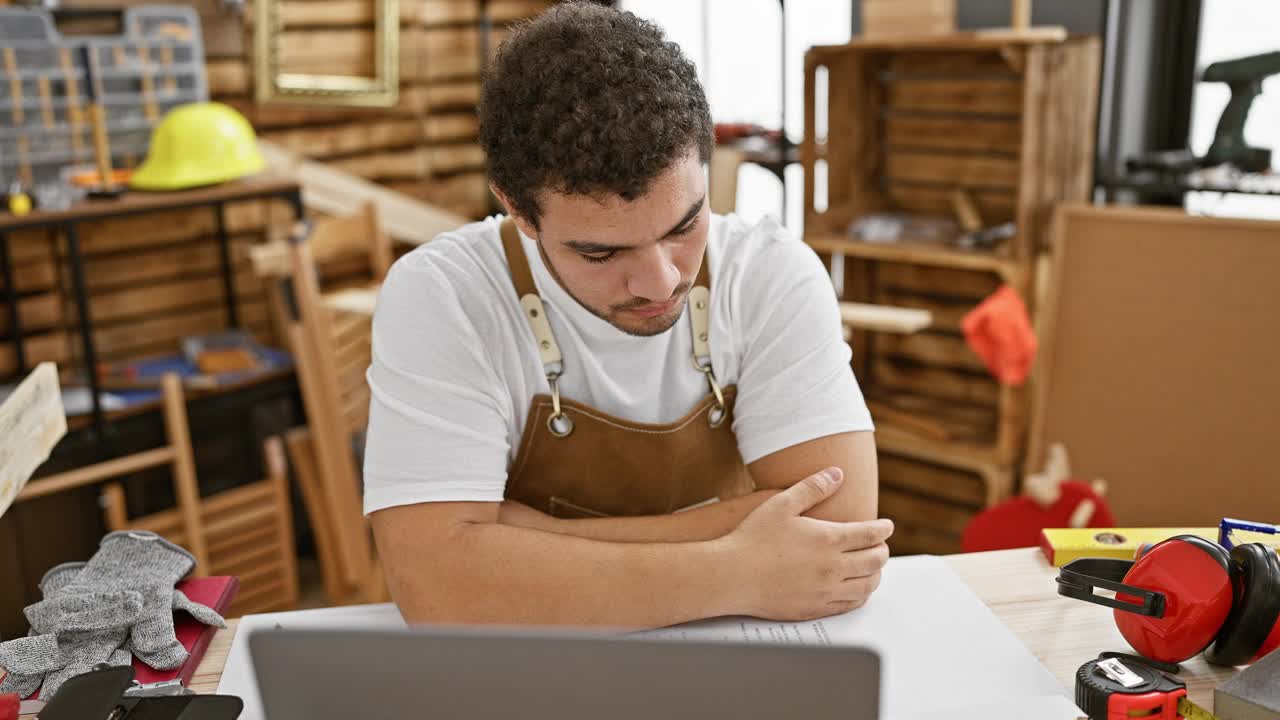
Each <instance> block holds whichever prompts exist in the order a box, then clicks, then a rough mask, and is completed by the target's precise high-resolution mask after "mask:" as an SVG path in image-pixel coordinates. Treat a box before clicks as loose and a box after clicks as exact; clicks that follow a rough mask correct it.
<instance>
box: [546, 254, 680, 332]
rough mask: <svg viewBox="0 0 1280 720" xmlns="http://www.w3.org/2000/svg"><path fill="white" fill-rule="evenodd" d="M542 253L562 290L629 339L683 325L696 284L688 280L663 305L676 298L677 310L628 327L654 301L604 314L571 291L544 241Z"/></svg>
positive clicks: (615, 307)
mask: <svg viewBox="0 0 1280 720" xmlns="http://www.w3.org/2000/svg"><path fill="white" fill-rule="evenodd" d="M538 253H539V254H540V255H542V264H543V265H546V266H547V270H548V271H549V272H550V273H551V277H553V278H555V281H556V283H558V284H559V285H560V287H562V288H564V291H565V292H566V293H568V294H569V297H571V298H573V299H574V301H576V302H577V303H578V304H579V305H581V306H582V307H584V308H586V309H587V312H589V313H591V314H592V315H595V316H596V317H598V318H600V319H601V320H603V321H605V322H607V323H609V324H610V325H612V326H614V327H615V328H617V329H619V330H621V331H622V332H624V333H626V334H628V335H635V336H636V337H653V336H654V335H661V334H662V333H664V332H666V331H668V330H670V329H671V328H672V327H674V326H675V324H676V323H677V322H679V320H680V315H681V314H682V313H684V306H685V302H686V301H687V300H688V295H689V289H690V288H691V287H692V286H693V283H692V282H690V281H688V280H686V281H684V282H682V283H680V284H679V285H678V286H677V287H676V289H675V292H673V293H671V297H670V298H667V299H666V300H664V301H663V302H669V301H670V300H672V299H674V298H679V301H678V302H676V303H675V306H674V307H672V308H671V310H669V311H668V312H667V313H666V314H663V315H658V316H657V317H651V318H641V317H636V318H635V320H636V321H638V322H639V323H640V326H639V327H636V326H633V325H624V324H621V323H620V322H619V321H620V320H621V319H622V318H624V317H626V316H627V314H628V311H630V310H634V309H636V308H640V307H644V306H645V305H652V304H654V303H653V301H652V300H645V299H644V298H636V299H634V300H630V301H628V302H625V303H622V304H619V305H611V306H609V309H608V310H601V309H599V308H596V307H593V306H592V305H591V304H590V303H587V302H583V300H582V298H580V297H578V296H577V295H574V294H573V291H572V290H570V289H569V286H568V285H565V283H564V281H563V280H561V279H560V273H558V272H556V266H555V265H553V264H552V263H551V258H549V257H547V253H546V252H545V251H544V250H543V249H542V242H541V241H539V242H538Z"/></svg>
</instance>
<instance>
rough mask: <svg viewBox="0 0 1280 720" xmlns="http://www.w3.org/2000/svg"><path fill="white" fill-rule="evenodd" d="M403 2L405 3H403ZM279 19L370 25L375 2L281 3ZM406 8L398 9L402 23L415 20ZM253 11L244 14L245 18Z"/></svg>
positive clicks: (290, 23)
mask: <svg viewBox="0 0 1280 720" xmlns="http://www.w3.org/2000/svg"><path fill="white" fill-rule="evenodd" d="M406 5H408V4H407V3H406ZM277 7H278V8H279V16H278V17H279V18H280V22H281V23H282V24H283V25H284V26H285V27H287V28H299V27H346V26H350V25H370V26H372V24H373V22H374V20H375V17H374V7H375V3H372V2H369V0H324V2H314V0H313V1H311V2H282V3H280V4H279V5H278V6H277ZM408 9H409V8H408V7H402V8H401V11H400V21H401V25H404V24H406V23H411V22H413V21H414V17H413V14H412V13H411V12H408ZM251 15H252V13H246V17H248V16H251Z"/></svg>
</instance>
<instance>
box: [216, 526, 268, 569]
mask: <svg viewBox="0 0 1280 720" xmlns="http://www.w3.org/2000/svg"><path fill="white" fill-rule="evenodd" d="M276 532H277V529H276V528H275V527H274V526H273V525H263V526H261V527H257V528H252V529H249V530H245V531H243V532H237V533H228V534H225V535H222V536H220V537H211V538H209V557H211V558H213V559H214V560H215V562H216V560H217V558H219V557H221V556H223V555H226V554H228V553H234V552H236V551H237V550H239V549H240V548H243V547H245V546H248V545H260V544H263V543H269V542H273V541H274V538H275V536H276Z"/></svg>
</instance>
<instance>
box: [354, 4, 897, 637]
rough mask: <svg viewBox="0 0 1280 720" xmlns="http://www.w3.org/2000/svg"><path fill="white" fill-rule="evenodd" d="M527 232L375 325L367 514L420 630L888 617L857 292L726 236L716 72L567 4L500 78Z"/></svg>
mask: <svg viewBox="0 0 1280 720" xmlns="http://www.w3.org/2000/svg"><path fill="white" fill-rule="evenodd" d="M480 135H481V142H482V144H483V145H484V148H485V151H486V153H487V157H488V163H489V171H490V183H491V188H492V190H493V192H494V194H495V195H496V197H497V198H498V199H499V200H500V201H501V203H502V204H503V205H504V206H505V208H506V210H507V215H506V217H505V218H502V217H493V218H489V219H487V220H485V221H483V222H478V223H473V224H470V225H467V226H464V227H462V228H459V229H458V230H456V231H454V232H449V233H444V234H443V235H441V236H439V237H437V238H435V239H434V240H432V241H431V242H430V243H428V244H425V245H423V246H422V247H420V248H418V249H416V250H415V251H413V252H412V253H410V254H408V255H406V256H405V257H404V258H402V259H400V260H399V261H398V262H397V263H396V264H395V266H394V267H393V268H392V270H391V272H390V274H389V275H388V277H387V280H386V283H385V285H384V287H383V289H382V292H381V295H380V297H379V301H378V308H377V314H376V315H375V318H374V343H373V363H372V366H371V367H370V369H369V373H368V380H369V385H370V388H371V389H372V401H371V407H370V419H369V430H368V445H367V449H366V455H365V468H364V492H365V496H364V503H365V512H366V513H367V514H368V515H369V517H370V521H371V523H372V526H373V530H374V534H375V539H376V541H377V546H378V551H379V554H380V556H381V558H382V562H383V563H384V565H385V569H386V573H387V578H388V584H389V587H390V590H391V593H392V596H393V597H394V599H395V601H396V603H397V604H398V605H399V608H400V610H401V612H402V613H403V615H404V617H405V618H406V619H407V620H408V621H410V622H478V623H499V624H515V623H526V624H535V625H550V624H570V625H602V626H613V627H654V626H661V625H669V624H674V623H679V622H684V621H689V620H695V619H699V618H705V617H714V616H721V615H733V614H742V615H755V616H758V617H764V618H771V619H779V620H799V619H808V618H815V617H821V616H825V615H831V614H834V613H839V612H845V611H848V610H852V609H854V608H857V607H859V606H860V605H862V604H863V603H864V602H865V601H866V599H867V597H868V595H870V593H872V592H873V591H874V590H875V588H876V586H877V585H878V583H879V579H880V570H881V568H882V566H883V565H884V563H885V561H886V560H887V557H888V549H887V547H886V545H885V540H886V539H887V538H888V536H889V534H890V533H891V532H892V524H891V523H890V522H889V521H888V520H883V519H876V514H877V508H876V503H877V477H876V460H875V443H874V440H873V436H872V424H871V418H870V415H869V413H868V412H867V408H866V404H865V402H864V401H863V398H862V395H861V392H860V391H859V389H858V385H857V382H856V381H855V379H854V377H853V374H852V371H851V369H850V365H849V358H850V350H849V346H848V345H847V344H846V343H845V342H844V339H843V336H842V332H841V325H840V318H839V312H838V308H837V303H836V298H835V294H834V292H833V290H832V286H831V282H830V278H829V277H828V276H827V274H826V272H825V270H824V269H823V267H822V264H821V262H820V261H819V260H818V258H817V256H816V255H815V254H814V253H813V251H812V250H810V249H809V248H808V246H806V245H805V244H804V243H802V242H801V241H799V240H798V239H795V238H794V237H790V236H788V234H787V233H786V232H784V231H783V229H782V228H781V227H780V226H779V225H778V223H777V222H776V221H774V220H771V219H766V220H764V221H762V222H759V223H756V224H754V225H752V224H748V223H745V222H744V221H742V220H741V219H739V218H737V217H735V216H726V217H721V216H716V215H713V214H712V213H711V212H710V210H709V209H708V206H707V178H706V170H705V166H706V163H707V162H708V160H709V159H710V155H711V150H712V142H713V127H712V123H711V115H710V112H709V109H708V106H707V101H706V98H705V96H704V93H703V90H702V88H701V86H700V85H699V82H698V78H697V74H696V71H695V69H694V67H693V65H692V64H691V63H690V62H689V61H688V59H686V58H685V56H684V55H683V54H682V53H681V51H680V48H679V47H678V46H677V45H676V44H675V43H672V42H669V41H667V40H666V39H665V38H664V37H663V34H662V31H661V30H660V29H659V28H657V27H656V26H655V25H653V24H652V23H650V22H647V21H645V20H642V19H639V18H637V17H635V16H634V15H632V14H630V13H623V12H618V11H615V10H612V9H609V8H605V7H600V6H597V5H592V4H588V3H584V2H571V3H564V4H560V5H557V6H556V7H554V8H552V9H551V10H549V11H548V12H546V13H544V14H543V15H541V16H539V17H538V18H536V19H534V20H532V21H530V22H527V23H525V24H523V25H521V26H519V27H517V28H516V29H515V30H514V31H513V32H512V33H511V35H510V37H509V38H508V39H507V40H506V41H505V42H504V43H503V44H502V46H501V47H500V48H499V50H498V53H497V55H496V57H495V58H494V60H493V62H492V65H491V67H490V68H489V69H488V71H487V74H486V77H485V79H484V87H483V91H482V97H481V101H480Z"/></svg>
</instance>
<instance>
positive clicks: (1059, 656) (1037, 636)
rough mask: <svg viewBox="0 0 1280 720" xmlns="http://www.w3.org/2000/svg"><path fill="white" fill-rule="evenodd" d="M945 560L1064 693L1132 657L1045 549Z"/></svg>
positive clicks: (208, 686)
mask: <svg viewBox="0 0 1280 720" xmlns="http://www.w3.org/2000/svg"><path fill="white" fill-rule="evenodd" d="M946 560H947V562H949V563H950V564H951V567H952V569H954V570H955V571H956V573H957V574H959V575H960V577H961V578H962V579H963V580H964V581H965V582H966V583H968V585H969V587H971V588H973V591H974V592H975V593H976V594H977V595H978V597H979V598H981V599H982V601H983V602H984V603H986V605H987V607H989V608H991V610H992V612H994V613H995V614H996V616H997V617H999V618H1000V620H1001V621H1003V622H1004V623H1005V624H1006V625H1008V626H1009V628H1010V629H1012V630H1013V632H1014V634H1016V635H1017V636H1018V637H1019V638H1020V639H1021V640H1022V642H1024V643H1026V645H1027V647H1028V648H1030V649H1031V651H1032V652H1033V653H1034V654H1035V656H1036V657H1037V658H1039V659H1040V662H1042V663H1044V665H1045V666H1046V667H1048V668H1049V670H1050V671H1052V672H1053V674H1054V676H1055V677H1057V678H1058V681H1059V682H1060V683H1062V684H1063V686H1064V687H1067V688H1070V687H1072V684H1073V683H1074V682H1075V672H1076V668H1078V667H1079V666H1080V665H1082V664H1084V662H1085V661H1087V660H1090V659H1092V658H1095V657H1097V655H1098V653H1099V652H1102V651H1104V650H1119V651H1126V652H1132V650H1131V649H1130V648H1129V646H1128V645H1127V644H1126V643H1125V642H1124V640H1123V639H1122V638H1121V637H1120V633H1119V632H1118V631H1117V630H1116V627H1115V623H1114V622H1113V621H1112V619H1111V612H1110V611H1108V610H1106V609H1104V608H1100V607H1097V606H1096V605H1089V604H1087V603H1083V602H1080V601H1078V600H1070V599H1067V598H1064V597H1061V596H1060V595H1058V594H1057V585H1056V584H1055V583H1054V577H1055V576H1056V575H1057V569H1056V568H1054V567H1051V566H1050V565H1049V564H1048V563H1047V562H1045V559H1044V556H1043V555H1041V553H1040V551H1039V550H1038V549H1035V548H1025V549H1020V550H1002V551H999V552H989V553H973V554H968V555H949V556H946ZM235 632H236V621H234V620H232V621H230V622H229V623H228V628H227V629H226V630H220V631H219V632H218V634H217V635H216V636H214V639H213V644H212V645H211V646H210V647H209V651H208V654H207V655H205V658H204V661H203V662H201V663H200V667H199V668H198V669H197V670H196V674H195V677H193V678H192V680H191V688H192V689H193V690H196V691H197V692H206V693H211V692H215V691H216V690H217V688H218V681H219V679H220V678H221V677H222V668H223V665H224V663H225V662H226V659H227V652H228V651H229V650H230V649H231V640H232V638H233V637H234V636H235ZM1233 672H1234V671H1233V670H1232V669H1230V668H1219V667H1215V666H1212V665H1209V664H1208V663H1206V662H1205V661H1204V660H1203V659H1201V658H1200V657H1196V658H1195V659H1193V660H1190V661H1188V662H1186V663H1184V664H1183V671H1182V673H1181V675H1180V676H1179V677H1181V678H1182V680H1183V681H1184V682H1186V683H1187V694H1188V695H1189V696H1190V697H1191V699H1192V700H1193V701H1194V702H1196V703H1198V704H1199V705H1201V707H1205V708H1208V707H1211V704H1212V702H1213V688H1214V687H1215V686H1217V685H1218V684H1219V683H1221V682H1222V681H1223V680H1225V679H1226V678H1227V677H1229V676H1230V675H1231V674H1232V673H1233Z"/></svg>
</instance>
